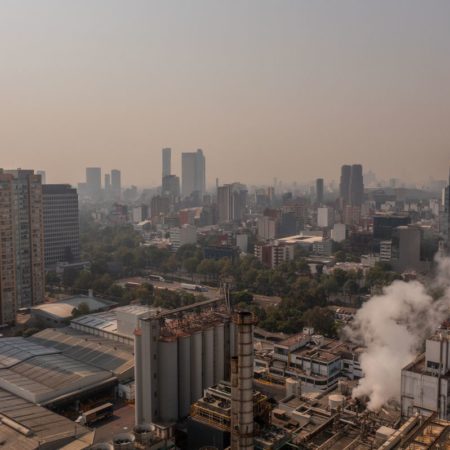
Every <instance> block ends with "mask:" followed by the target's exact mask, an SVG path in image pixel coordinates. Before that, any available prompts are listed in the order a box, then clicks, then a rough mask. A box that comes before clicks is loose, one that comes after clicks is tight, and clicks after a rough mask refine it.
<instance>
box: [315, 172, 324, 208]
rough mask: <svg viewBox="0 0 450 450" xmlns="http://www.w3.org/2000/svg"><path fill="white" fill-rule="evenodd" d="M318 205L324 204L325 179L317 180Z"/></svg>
mask: <svg viewBox="0 0 450 450" xmlns="http://www.w3.org/2000/svg"><path fill="white" fill-rule="evenodd" d="M316 203H317V204H318V205H320V204H322V203H323V178H317V180H316Z"/></svg>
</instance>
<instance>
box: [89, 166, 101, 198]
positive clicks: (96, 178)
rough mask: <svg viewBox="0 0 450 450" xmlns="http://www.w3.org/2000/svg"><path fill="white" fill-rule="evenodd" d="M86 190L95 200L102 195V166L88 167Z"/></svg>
mask: <svg viewBox="0 0 450 450" xmlns="http://www.w3.org/2000/svg"><path fill="white" fill-rule="evenodd" d="M86 190H87V194H88V196H89V197H91V199H93V200H95V199H98V198H99V197H100V193H101V190H102V169H100V167H87V168H86Z"/></svg>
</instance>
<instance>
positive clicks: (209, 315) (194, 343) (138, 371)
mask: <svg viewBox="0 0 450 450" xmlns="http://www.w3.org/2000/svg"><path fill="white" fill-rule="evenodd" d="M209 303H211V302H209ZM180 310H181V311H180ZM233 346H234V339H233V326H232V324H231V323H230V319H229V315H228V314H227V312H226V311H225V309H217V310H212V309H210V310H203V311H201V312H198V313H197V312H195V313H194V312H192V305H191V307H185V308H179V309H178V310H172V311H168V312H165V313H161V314H157V313H154V314H153V315H148V316H147V317H144V318H140V320H139V327H138V329H137V330H136V337H135V381H136V425H141V424H148V423H166V424H167V423H174V422H177V421H178V420H179V419H181V418H184V417H187V416H188V414H189V409H190V405H191V404H192V403H193V402H195V401H196V400H198V399H199V398H200V397H201V396H202V393H203V391H204V389H206V388H208V387H210V386H212V385H214V384H217V383H218V382H219V381H221V380H224V379H227V378H229V368H230V363H229V361H230V354H232V352H233V351H232V348H233Z"/></svg>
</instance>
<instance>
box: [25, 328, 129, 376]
mask: <svg viewBox="0 0 450 450" xmlns="http://www.w3.org/2000/svg"><path fill="white" fill-rule="evenodd" d="M28 341H30V342H33V343H35V344H39V345H42V346H44V347H48V348H53V349H55V350H58V351H59V352H61V353H62V354H63V355H65V356H68V357H69V358H72V359H75V360H77V361H80V362H83V363H86V364H89V365H92V366H94V367H97V368H98V369H102V370H106V371H108V372H111V373H112V374H114V375H115V376H116V377H117V379H118V380H119V381H122V380H129V379H132V378H134V356H133V347H132V346H130V345H127V344H123V343H121V342H115V341H111V340H109V339H105V338H102V337H100V336H93V335H90V334H86V333H82V332H81V331H77V330H74V329H73V328H70V327H66V328H47V329H46V330H43V331H40V332H39V333H36V334H34V335H33V336H32V337H30V338H28Z"/></svg>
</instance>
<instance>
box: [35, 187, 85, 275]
mask: <svg viewBox="0 0 450 450" xmlns="http://www.w3.org/2000/svg"><path fill="white" fill-rule="evenodd" d="M42 199H43V205H44V213H43V214H44V255H45V267H46V268H47V269H51V268H54V267H55V266H56V264H58V263H60V262H75V261H78V260H79V259H80V228H79V212H78V194H77V190H76V189H75V188H72V187H71V186H69V185H68V184H44V185H43V186H42Z"/></svg>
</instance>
